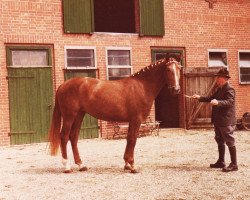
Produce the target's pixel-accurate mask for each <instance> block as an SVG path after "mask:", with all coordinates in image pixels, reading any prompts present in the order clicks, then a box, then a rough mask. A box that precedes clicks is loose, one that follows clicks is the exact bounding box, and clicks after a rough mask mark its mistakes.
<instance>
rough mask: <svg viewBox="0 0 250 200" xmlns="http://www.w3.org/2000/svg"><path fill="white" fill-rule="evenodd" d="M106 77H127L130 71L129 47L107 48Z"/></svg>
mask: <svg viewBox="0 0 250 200" xmlns="http://www.w3.org/2000/svg"><path fill="white" fill-rule="evenodd" d="M106 52H107V79H108V80H116V79H121V78H124V77H128V76H130V75H131V73H132V66H131V49H128V48H119V49H114V48H107V50H106Z"/></svg>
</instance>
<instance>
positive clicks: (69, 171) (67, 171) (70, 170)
mask: <svg viewBox="0 0 250 200" xmlns="http://www.w3.org/2000/svg"><path fill="white" fill-rule="evenodd" d="M71 172H73V170H72V169H67V170H64V173H65V174H69V173H71Z"/></svg>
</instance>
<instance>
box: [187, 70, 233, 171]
mask: <svg viewBox="0 0 250 200" xmlns="http://www.w3.org/2000/svg"><path fill="white" fill-rule="evenodd" d="M215 76H216V85H217V86H218V89H217V90H216V91H215V93H214V94H213V95H211V96H208V97H202V96H200V95H197V94H195V95H193V96H192V97H193V98H195V99H198V100H199V101H200V102H210V104H211V105H212V117H211V118H212V123H213V124H214V131H215V141H216V142H217V144H218V152H219V159H218V160H217V162H216V163H214V164H210V167H211V168H222V171H223V172H230V171H237V170H238V165H237V155H236V146H235V138H234V135H233V133H234V129H235V125H236V117H235V90H234V89H233V88H232V86H231V85H230V84H229V83H228V79H229V78H230V76H229V72H228V70H227V69H226V68H223V69H221V70H219V72H218V73H217V74H215ZM225 143H226V145H227V146H228V149H229V152H230V157H231V163H230V164H229V166H228V167H226V165H225V159H224V158H225Z"/></svg>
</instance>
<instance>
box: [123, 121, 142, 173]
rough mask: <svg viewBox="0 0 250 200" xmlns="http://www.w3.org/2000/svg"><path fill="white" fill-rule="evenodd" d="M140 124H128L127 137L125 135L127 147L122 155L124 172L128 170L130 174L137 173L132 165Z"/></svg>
mask: <svg viewBox="0 0 250 200" xmlns="http://www.w3.org/2000/svg"><path fill="white" fill-rule="evenodd" d="M140 125H141V122H139V121H138V122H136V121H133V122H130V123H129V129H128V135H127V145H126V149H125V153H124V161H125V166H124V169H125V170H130V172H131V173H138V171H137V170H136V168H135V164H134V149H135V145H136V140H137V135H138V131H139V128H140Z"/></svg>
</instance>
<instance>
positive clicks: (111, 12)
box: [94, 0, 135, 33]
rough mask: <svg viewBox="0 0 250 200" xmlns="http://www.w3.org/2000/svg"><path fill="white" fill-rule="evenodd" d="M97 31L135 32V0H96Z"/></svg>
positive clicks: (95, 17)
mask: <svg viewBox="0 0 250 200" xmlns="http://www.w3.org/2000/svg"><path fill="white" fill-rule="evenodd" d="M94 19H95V31H96V32H113V33H135V8H134V0H125V1H124V0H94Z"/></svg>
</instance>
